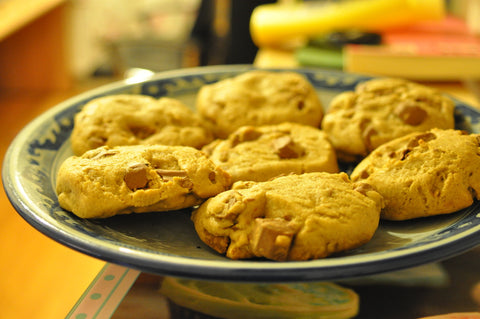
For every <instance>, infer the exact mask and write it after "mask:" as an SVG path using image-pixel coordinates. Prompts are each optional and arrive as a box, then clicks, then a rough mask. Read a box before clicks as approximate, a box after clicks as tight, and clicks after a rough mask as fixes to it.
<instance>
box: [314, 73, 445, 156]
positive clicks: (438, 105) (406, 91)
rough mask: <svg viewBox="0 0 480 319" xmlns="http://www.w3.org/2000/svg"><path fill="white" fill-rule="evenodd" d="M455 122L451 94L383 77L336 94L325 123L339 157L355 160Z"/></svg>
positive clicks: (324, 126) (323, 126) (325, 128)
mask: <svg viewBox="0 0 480 319" xmlns="http://www.w3.org/2000/svg"><path fill="white" fill-rule="evenodd" d="M454 125H455V119H454V102H453V101H452V100H451V99H450V98H448V97H446V96H444V95H442V94H441V93H440V92H437V91H436V90H434V89H432V88H429V87H426V86H423V85H420V84H416V83H414V82H410V81H407V80H403V79H395V78H379V79H373V80H369V81H366V82H362V83H359V84H358V85H357V86H356V88H355V91H347V92H342V93H340V94H339V95H337V96H335V97H334V98H333V100H332V101H331V103H330V105H329V108H328V111H327V112H326V114H325V117H324V119H323V122H322V126H321V127H322V129H323V130H324V131H325V132H326V133H327V135H328V137H329V139H330V141H331V142H332V145H333V146H334V148H335V149H336V150H337V153H338V154H337V155H338V157H339V159H341V160H342V161H347V162H354V161H358V160H361V159H362V158H364V157H365V156H366V155H368V154H369V153H370V152H371V151H372V150H374V149H375V148H377V147H378V146H380V145H382V144H384V143H386V142H388V141H390V140H393V139H395V138H397V137H401V136H404V135H407V134H409V133H412V132H416V131H423V132H424V131H428V130H430V129H432V128H441V129H453V128H454Z"/></svg>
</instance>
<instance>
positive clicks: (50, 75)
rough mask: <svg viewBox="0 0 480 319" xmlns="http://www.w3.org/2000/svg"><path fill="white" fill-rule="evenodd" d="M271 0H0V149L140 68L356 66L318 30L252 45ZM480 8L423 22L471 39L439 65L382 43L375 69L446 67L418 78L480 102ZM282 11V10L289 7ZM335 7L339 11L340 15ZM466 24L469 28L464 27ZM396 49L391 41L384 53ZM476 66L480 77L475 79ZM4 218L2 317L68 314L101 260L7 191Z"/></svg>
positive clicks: (460, 2) (472, 3) (465, 5)
mask: <svg viewBox="0 0 480 319" xmlns="http://www.w3.org/2000/svg"><path fill="white" fill-rule="evenodd" d="M353 1H359V0H353ZM367 1H368V0H367ZM372 1H376V0H372ZM392 1H394V2H399V1H400V0H392ZM432 1H434V0H418V1H417V2H418V3H430V2H432ZM439 1H441V0H439ZM272 2H277V1H267V0H265V1H260V0H135V1H131V0H0V112H1V113H0V127H1V128H2V134H0V156H1V158H3V156H4V154H5V152H6V150H7V148H8V146H9V144H10V143H11V141H12V139H13V138H14V137H15V135H16V134H17V133H18V132H19V131H20V130H21V129H22V128H23V127H24V126H25V125H26V124H27V123H28V122H30V121H31V120H32V119H34V118H35V117H36V116H38V115H39V114H41V113H42V112H44V111H45V110H47V109H49V108H51V107H52V106H54V105H56V104H58V103H60V102H61V101H64V100H65V99H67V98H69V97H72V96H74V95H76V94H79V93H82V92H84V91H86V90H88V89H91V88H94V87H97V86H99V85H102V84H105V83H109V82H112V81H115V80H119V79H124V78H126V77H131V76H135V75H138V74H140V75H141V74H144V73H145V72H146V73H147V74H148V72H161V71H166V70H172V69H179V68H188V67H196V66H206V65H218V64H250V63H253V64H255V65H256V66H260V67H262V66H275V67H296V66H302V65H307V66H312V67H325V68H334V69H343V70H347V71H351V70H352V71H358V69H357V70H356V69H349V68H348V67H352V66H353V65H354V63H351V65H343V64H342V63H343V61H344V60H345V59H344V57H343V54H344V52H343V51H338V50H337V48H333V49H331V48H330V47H329V46H328V45H327V46H326V47H325V46H324V44H325V43H324V42H323V43H320V44H319V42H322V41H314V42H303V43H302V44H297V46H294V47H288V46H280V47H271V46H269V45H265V46H263V45H261V46H260V47H259V46H257V43H260V42H258V41H257V42H254V41H253V40H252V36H251V32H250V18H251V17H252V12H253V11H254V9H255V8H257V7H258V6H259V5H266V4H269V3H272ZM278 2H282V3H288V2H296V3H297V2H299V1H295V0H291V1H289V0H279V1H278ZM305 2H311V3H313V2H317V3H321V2H323V3H325V4H328V3H333V2H339V1H333V0H329V1H328V0H325V1H320V0H319V1H305ZM384 2H385V1H384ZM386 2H388V1H386ZM300 3H301V2H300ZM479 7H480V0H450V1H447V0H445V8H446V9H447V14H448V16H449V17H454V18H455V19H456V20H455V23H454V25H455V30H453V29H451V28H450V27H451V26H452V24H450V23H451V22H452V21H451V20H448V21H443V22H448V23H449V24H447V25H444V24H442V26H443V28H437V27H436V25H434V27H433V29H432V26H430V29H429V30H430V31H429V32H430V33H432V32H431V31H432V30H436V31H435V32H433V33H439V35H440V36H444V35H446V34H449V35H452V36H455V37H456V36H457V35H461V36H460V40H461V41H463V40H464V39H466V38H468V41H467V42H464V43H468V45H465V46H462V45H448V46H447V47H442V50H444V51H443V53H445V50H447V51H448V54H441V55H440V56H439V57H438V56H437V58H438V59H437V60H435V61H437V62H438V63H437V64H436V65H435V67H431V68H428V69H427V68H420V70H421V71H422V72H423V73H422V72H420V73H418V72H416V71H418V69H419V68H416V67H415V66H413V67H411V68H405V67H403V66H399V64H398V63H396V62H395V58H396V57H395V55H394V54H393V55H392V54H390V55H389V54H385V55H383V56H384V57H385V63H389V64H388V65H389V67H387V68H386V67H382V68H381V69H380V71H385V70H390V71H393V70H397V71H407V70H409V71H411V72H412V73H411V74H407V75H412V76H413V75H415V76H417V77H418V76H419V75H420V76H422V75H426V74H427V71H439V72H440V71H441V72H443V73H430V74H428V75H429V77H428V78H424V80H428V81H432V80H434V81H448V83H446V84H438V83H437V84H436V87H437V88H439V89H441V90H444V91H446V92H448V93H451V94H452V95H454V96H457V97H459V98H460V99H462V100H464V101H465V102H467V103H471V104H472V105H476V106H480V104H478V102H479V101H480V100H479V99H478V97H477V98H475V95H477V96H479V94H480V92H479V91H480V90H479V85H478V83H479V82H478V78H480V49H479V48H480V44H479V43H478V42H479V39H478V34H480V31H479V30H480V27H479V24H480V12H479V11H480V8H479ZM283 13H284V14H285V13H286V15H287V17H288V15H289V12H288V10H287V11H284V12H283ZM341 14H342V12H340V13H339V15H338V16H337V18H339V17H340V19H341V16H342V15H341ZM360 20H361V19H360ZM282 22H285V23H286V22H289V19H288V18H287V19H284V20H283V21H280V24H279V25H278V26H279V27H281V23H282ZM346 22H349V21H347V20H346ZM439 22H440V23H442V21H439ZM259 25H260V24H259ZM287 29H288V28H287ZM264 31H265V30H264ZM287 31H288V30H287ZM410 31H412V30H410ZM424 31H425V30H424ZM437 31H438V32H437ZM417 32H418V29H416V30H414V33H417ZM427 33H428V32H427ZM467 33H468V37H464V36H465V35H466V34H467ZM265 34H267V35H268V30H267V31H265ZM265 34H264V35H265ZM471 36H473V37H474V38H472V37H471ZM391 39H393V38H392V37H391ZM434 39H435V37H434ZM315 40H318V39H315ZM434 41H435V40H434ZM472 43H473V44H472ZM302 49H305V50H304V51H302ZM400 49H401V50H404V51H402V52H403V53H409V54H410V59H411V61H413V62H416V63H420V64H422V65H423V63H425V62H426V61H427V60H416V59H417V58H418V57H419V56H418V55H417V54H415V52H414V51H412V46H407V47H402V48H400ZM456 49H462V50H463V51H462V50H460V51H458V50H456ZM398 50H399V48H398V47H396V48H395V49H394V50H391V51H389V52H387V53H392V52H393V53H398V52H399V51H398ZM312 52H314V54H311V53H312ZM365 52H366V53H368V50H367V51H365ZM412 52H413V53H412ZM299 53H304V54H299ZM306 53H308V54H306ZM352 53H355V52H352ZM364 57H366V58H368V56H367V55H366V56H364ZM467 57H468V59H470V60H468V61H469V62H467V60H465V59H466V58H467ZM390 58H391V59H390ZM423 58H424V59H425V56H424V57H423ZM363 61H365V60H363ZM428 61H430V58H428ZM432 61H433V60H432ZM355 65H356V66H377V65H380V64H379V61H378V59H376V60H375V63H357V64H355ZM412 65H414V64H412ZM452 70H453V71H454V72H453V73H452ZM361 71H362V72H364V71H365V72H371V73H375V72H378V71H379V70H378V69H377V70H373V69H370V70H361ZM142 72H143V73H142ZM415 72H416V73H415ZM475 72H476V73H475ZM452 74H453V76H452ZM474 75H477V76H478V77H477V78H474V77H473V78H472V76H474ZM464 77H470V81H464ZM467 89H468V90H467ZM0 220H1V221H2V222H1V223H0V274H1V275H0V297H1V298H0V309H1V311H0V318H63V317H64V316H65V314H66V313H68V311H69V310H70V309H71V308H72V306H73V305H74V304H75V302H76V301H77V300H78V298H79V297H80V296H81V295H82V293H83V292H84V291H85V289H86V288H87V287H88V286H89V284H90V283H91V281H92V280H93V279H94V278H95V276H96V275H97V274H98V272H99V270H100V269H101V268H102V267H103V266H104V264H105V262H103V261H100V260H97V259H95V258H92V257H89V256H86V255H83V254H81V253H78V252H76V251H73V250H71V249H69V248H67V247H64V246H62V245H60V244H58V243H56V242H54V241H53V240H51V239H50V238H47V237H46V236H44V235H43V234H41V233H40V232H38V231H37V230H36V229H34V228H33V227H31V226H30V225H29V224H27V223H26V222H25V221H24V220H23V219H22V218H21V217H20V216H19V215H18V214H17V213H16V212H15V211H14V209H13V208H12V206H11V205H10V202H9V201H8V199H7V198H6V195H5V194H4V193H3V192H0Z"/></svg>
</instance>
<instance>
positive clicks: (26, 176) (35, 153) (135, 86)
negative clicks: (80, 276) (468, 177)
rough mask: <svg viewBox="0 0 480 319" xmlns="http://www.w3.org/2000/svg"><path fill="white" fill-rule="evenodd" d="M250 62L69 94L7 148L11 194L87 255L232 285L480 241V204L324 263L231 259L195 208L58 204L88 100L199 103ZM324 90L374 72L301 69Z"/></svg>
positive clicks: (462, 125) (328, 93)
mask: <svg viewBox="0 0 480 319" xmlns="http://www.w3.org/2000/svg"><path fill="white" fill-rule="evenodd" d="M251 68H252V67H251V66H217V67H205V68H195V69H183V70H178V71H171V72H165V73H160V74H157V75H155V76H153V77H152V78H150V79H148V80H144V81H142V82H140V83H129V82H128V81H123V82H118V83H113V84H111V85H107V86H104V87H101V88H99V89H96V90H93V91H90V92H87V93H85V94H82V95H79V96H77V97H75V98H72V99H69V100H67V101H65V102H63V103H61V104H59V105H57V106H56V107H54V108H52V109H50V110H49V111H47V112H46V113H44V114H42V115H41V116H39V117H38V118H37V119H35V120H34V121H32V122H31V123H30V124H29V125H27V126H26V127H25V128H24V129H23V130H22V131H21V132H20V134H18V136H17V137H16V138H15V140H14V141H13V143H12V144H11V146H10V147H9V149H8V152H7V154H6V157H5V160H4V166H3V183H4V187H5V190H6V193H7V195H8V197H9V199H10V201H11V202H12V204H13V206H14V207H15V209H16V210H17V211H18V213H19V214H20V215H21V216H23V218H24V219H25V220H26V221H27V222H28V223H30V224H31V225H32V226H33V227H35V228H36V229H38V230H39V231H40V232H42V233H44V234H45V235H47V236H49V237H51V238H53V239H54V240H56V241H58V242H60V243H62V244H64V245H66V246H69V247H71V248H73V249H76V250H78V251H80V252H83V253H85V254H88V255H91V256H94V257H97V258H100V259H103V260H106V261H109V262H113V263H117V264H121V265H124V266H128V267H131V268H135V269H138V270H141V271H146V272H150V273H155V274H160V275H170V276H181V277H190V278H200V279H201V278H203V279H210V280H228V281H266V282H280V281H283V282H287V281H312V280H335V279H341V278H351V277H358V276H363V275H371V274H376V273H382V272H387V271H393V270H399V269H403V268H408V267H412V266H417V265H420V264H425V263H429V262H433V261H438V260H441V259H445V258H448V257H452V256H454V255H456V254H460V253H462V252H464V251H466V250H469V249H471V248H473V247H474V246H476V245H478V244H480V206H479V205H480V204H479V203H475V204H474V205H472V206H471V207H469V208H466V209H464V210H461V211H459V212H456V213H454V214H451V215H444V216H437V217H430V218H424V219H420V220H414V221H404V222H381V224H380V227H379V229H378V231H377V233H376V235H375V236H374V238H373V239H372V240H371V241H370V242H369V243H368V244H366V245H364V246H362V247H360V248H358V249H355V250H352V251H349V252H347V253H343V254H341V255H336V256H332V257H329V258H325V259H319V260H312V261H300V262H276V261H265V260H240V261H235V260H230V259H227V258H226V257H224V256H221V255H219V254H217V253H216V252H214V251H213V250H212V249H210V248H209V247H207V246H206V245H204V244H203V243H202V242H201V241H200V240H199V238H198V237H197V234H196V233H195V230H194V228H193V224H192V222H191V221H190V211H189V210H183V211H173V212H165V213H148V214H134V215H124V216H117V217H113V218H108V219H103V220H87V219H80V218H77V217H76V216H74V215H73V214H71V213H69V212H67V211H64V210H63V209H61V208H60V207H59V204H58V201H57V196H56V194H55V187H54V185H55V176H56V172H57V169H58V168H59V165H60V164H61V163H62V161H63V160H64V159H65V158H67V157H68V156H70V155H72V151H71V148H70V142H69V136H70V133H71V131H72V127H73V117H74V115H75V113H76V112H78V111H79V110H80V108H81V107H82V106H83V105H84V104H85V103H86V102H88V101H89V100H91V99H93V98H96V97H99V96H104V95H112V94H120V93H141V94H147V95H152V96H155V97H160V96H169V97H174V98H177V99H180V100H182V101H183V102H184V103H186V104H187V105H190V106H192V107H193V105H194V100H195V95H196V92H197V90H198V89H199V88H200V87H201V86H202V85H204V84H206V83H212V82H216V81H218V80H220V79H224V78H227V77H232V76H234V75H236V74H238V73H240V72H244V71H247V70H249V69H251ZM296 71H298V72H300V73H302V74H304V75H305V76H306V77H307V78H308V79H309V80H310V81H311V82H312V83H313V85H314V86H315V87H316V89H317V90H318V93H319V95H320V97H321V99H322V100H323V102H324V105H328V102H329V101H330V99H331V98H332V97H333V96H334V95H336V94H338V93H339V92H341V91H345V90H351V89H353V87H354V86H355V85H356V84H357V83H358V82H359V81H362V80H366V79H368V77H363V76H358V75H353V74H346V73H341V72H326V71H321V70H314V69H313V70H312V69H299V70H296ZM479 121H480V112H479V111H477V110H476V109H474V108H472V107H470V106H468V105H466V104H464V103H462V102H459V101H456V124H457V128H459V129H464V130H467V131H470V132H475V133H479V132H480V124H479Z"/></svg>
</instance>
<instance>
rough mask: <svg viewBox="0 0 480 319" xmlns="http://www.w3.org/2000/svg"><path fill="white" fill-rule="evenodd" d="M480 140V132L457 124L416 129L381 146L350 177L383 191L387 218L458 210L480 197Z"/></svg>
mask: <svg viewBox="0 0 480 319" xmlns="http://www.w3.org/2000/svg"><path fill="white" fill-rule="evenodd" d="M479 142H480V135H478V134H468V133H466V132H464V131H458V130H440V129H432V130H430V131H427V132H417V133H412V134H409V135H407V136H404V137H400V138H397V139H395V140H393V141H390V142H388V143H386V144H384V145H382V146H380V147H378V148H377V149H376V150H374V151H373V152H372V153H371V154H370V155H369V156H367V157H366V158H365V159H364V160H363V161H361V162H360V163H359V164H358V165H357V166H356V167H355V169H354V170H353V172H352V174H351V178H352V180H354V181H365V182H367V183H369V184H371V185H372V186H373V187H375V189H376V190H377V191H378V192H379V193H380V194H382V196H383V197H384V199H385V208H384V209H383V210H382V214H381V217H382V218H383V219H389V220H406V219H412V218H418V217H427V216H433V215H440V214H448V213H453V212H456V211H458V210H459V209H462V208H465V207H468V206H470V205H472V203H473V201H474V200H475V199H479V194H480V170H479V169H478V168H479V167H480V146H479Z"/></svg>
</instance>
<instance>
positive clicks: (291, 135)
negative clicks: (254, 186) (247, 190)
mask: <svg viewBox="0 0 480 319" xmlns="http://www.w3.org/2000/svg"><path fill="white" fill-rule="evenodd" d="M203 151H204V152H206V153H207V154H208V156H209V158H210V159H211V160H212V161H213V162H214V163H215V164H216V165H218V166H219V167H221V168H222V169H224V170H225V171H227V172H228V173H230V175H231V176H232V181H233V182H236V181H242V180H243V181H256V182H262V181H266V180H269V179H271V178H273V177H276V176H279V175H288V174H290V173H295V174H302V173H306V172H329V173H337V172H338V171H339V169H338V163H337V157H336V154H335V150H334V149H333V147H332V145H331V144H330V142H329V141H328V139H327V137H326V134H325V133H324V132H322V131H321V130H319V129H317V128H315V127H312V126H307V125H302V124H297V123H282V124H279V125H265V126H257V127H254V126H243V127H241V128H239V129H237V130H236V131H235V132H233V133H232V134H230V136H229V137H228V139H226V140H216V141H214V142H212V143H211V144H209V145H207V146H205V147H204V148H203Z"/></svg>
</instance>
